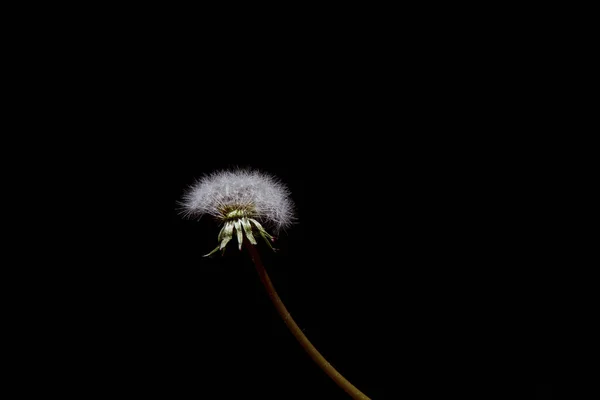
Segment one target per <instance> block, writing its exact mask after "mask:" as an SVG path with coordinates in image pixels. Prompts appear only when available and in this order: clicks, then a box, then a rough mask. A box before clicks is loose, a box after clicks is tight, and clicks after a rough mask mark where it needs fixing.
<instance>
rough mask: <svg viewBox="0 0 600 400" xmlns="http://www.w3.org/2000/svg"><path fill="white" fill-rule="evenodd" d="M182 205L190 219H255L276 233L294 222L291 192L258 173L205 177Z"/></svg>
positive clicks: (221, 173)
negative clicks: (210, 217) (206, 216)
mask: <svg viewBox="0 0 600 400" xmlns="http://www.w3.org/2000/svg"><path fill="white" fill-rule="evenodd" d="M181 205H182V211H183V214H184V215H186V216H188V217H192V218H200V217H202V216H204V215H210V216H212V217H214V218H217V219H218V220H221V221H235V220H237V219H240V218H243V217H247V218H254V219H256V220H258V221H260V222H261V223H264V224H265V225H266V226H268V227H270V228H272V229H273V230H275V231H276V232H279V231H280V230H282V229H285V228H286V227H288V226H290V225H291V224H292V223H293V221H294V205H293V202H292V200H291V199H290V192H289V190H288V188H287V187H286V186H285V185H284V184H283V183H282V182H281V181H280V180H279V179H277V178H276V177H275V176H273V175H270V174H267V173H265V172H261V171H258V170H255V169H234V170H221V171H216V172H213V173H211V174H208V175H205V176H203V177H202V178H200V179H199V180H198V181H197V182H196V183H195V184H193V185H192V186H191V187H190V188H189V189H188V191H187V192H186V193H185V194H184V196H183V201H182V203H181Z"/></svg>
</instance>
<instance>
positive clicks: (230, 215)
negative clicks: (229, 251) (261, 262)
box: [205, 209, 275, 257]
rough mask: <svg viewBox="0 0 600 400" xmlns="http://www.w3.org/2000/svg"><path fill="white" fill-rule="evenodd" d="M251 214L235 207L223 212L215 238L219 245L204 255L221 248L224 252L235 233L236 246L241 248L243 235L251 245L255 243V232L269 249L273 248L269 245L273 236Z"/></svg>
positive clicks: (211, 253)
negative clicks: (221, 221) (221, 223)
mask: <svg viewBox="0 0 600 400" xmlns="http://www.w3.org/2000/svg"><path fill="white" fill-rule="evenodd" d="M252 217H253V214H252V212H250V211H249V210H247V209H236V210H229V211H227V212H226V213H223V218H222V219H223V221H224V225H223V228H221V231H220V232H219V236H218V237H217V240H218V241H219V245H218V246H217V247H215V249H214V250H213V251H211V252H210V253H208V254H206V255H205V257H207V256H210V255H213V254H214V253H216V252H217V251H219V250H221V251H222V252H225V246H227V244H228V243H229V242H230V241H231V240H232V239H233V236H234V234H235V236H236V238H237V242H238V248H239V249H240V250H241V249H242V244H243V243H244V237H245V238H246V239H247V240H248V242H250V244H252V245H256V244H257V242H256V238H255V237H254V234H255V233H257V234H258V236H260V237H261V238H262V239H263V240H264V241H265V242H266V243H267V245H268V246H269V248H270V249H271V250H275V249H274V248H273V246H272V245H271V242H272V241H274V240H275V238H274V237H273V236H271V235H270V234H269V233H268V232H267V231H266V230H265V229H264V228H263V226H262V225H261V224H260V222H258V221H257V220H256V219H254V218H252Z"/></svg>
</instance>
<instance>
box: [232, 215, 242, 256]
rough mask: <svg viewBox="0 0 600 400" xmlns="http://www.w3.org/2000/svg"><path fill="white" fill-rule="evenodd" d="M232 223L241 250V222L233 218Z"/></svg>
mask: <svg viewBox="0 0 600 400" xmlns="http://www.w3.org/2000/svg"><path fill="white" fill-rule="evenodd" d="M233 224H234V226H235V232H236V233H237V240H238V248H239V249H240V250H242V243H244V234H243V231H242V223H241V222H240V220H239V219H237V220H235V222H234V223H233Z"/></svg>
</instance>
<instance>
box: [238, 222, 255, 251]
mask: <svg viewBox="0 0 600 400" xmlns="http://www.w3.org/2000/svg"><path fill="white" fill-rule="evenodd" d="M241 221H242V226H243V227H244V231H246V237H247V238H248V240H249V241H250V243H252V244H254V245H255V244H256V239H254V235H253V234H252V226H251V225H250V221H248V218H242V220H241Z"/></svg>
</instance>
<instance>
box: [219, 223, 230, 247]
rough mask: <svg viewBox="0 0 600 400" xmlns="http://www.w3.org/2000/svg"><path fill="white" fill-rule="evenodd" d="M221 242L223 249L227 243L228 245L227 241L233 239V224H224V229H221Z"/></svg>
mask: <svg viewBox="0 0 600 400" xmlns="http://www.w3.org/2000/svg"><path fill="white" fill-rule="evenodd" d="M223 229H224V231H223V240H222V241H221V249H224V248H225V246H227V243H229V241H230V240H231V239H232V237H233V222H227V223H226V224H225V228H223Z"/></svg>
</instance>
